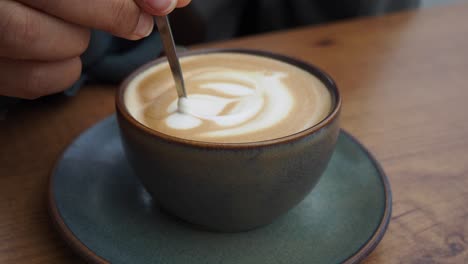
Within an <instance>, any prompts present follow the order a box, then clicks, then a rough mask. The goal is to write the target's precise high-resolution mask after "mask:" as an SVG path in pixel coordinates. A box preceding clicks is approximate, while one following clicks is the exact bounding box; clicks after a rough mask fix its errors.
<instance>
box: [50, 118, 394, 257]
mask: <svg viewBox="0 0 468 264" xmlns="http://www.w3.org/2000/svg"><path fill="white" fill-rule="evenodd" d="M49 206H50V208H49V209H50V212H51V216H52V220H53V224H54V226H56V228H57V229H58V231H59V233H60V234H61V235H62V237H63V238H64V239H65V241H66V242H67V243H68V244H69V245H70V246H71V247H72V248H73V249H74V250H75V251H76V252H77V253H78V254H79V255H80V256H82V257H83V258H85V260H87V261H88V262H89V263H115V264H118V263H140V264H144V263H168V264H172V263H174V264H175V263H192V264H197V263H224V264H230V263H244V264H249V263H252V264H253V263H255V264H261V263H268V264H274V263H288V264H295V263H357V262H359V261H361V260H362V259H363V258H365V257H366V256H367V255H368V254H369V253H370V252H372V251H373V250H374V248H375V247H376V246H377V244H378V243H379V242H380V240H381V239H382V237H383V235H384V233H385V231H386V228H387V225H388V222H389V220H390V214H391V192H390V186H389V183H388V179H387V177H386V176H385V174H384V172H383V171H382V169H381V168H380V166H379V164H378V163H377V161H376V160H375V159H374V158H373V157H372V156H371V154H370V153H369V152H368V151H367V150H366V149H365V148H364V147H363V146H362V145H361V144H360V143H359V142H358V141H357V140H356V139H354V138H353V137H352V136H350V135H349V134H348V133H346V132H343V131H342V132H341V133H340V136H339V139H338V143H337V146H336V150H335V153H334V154H333V157H332V159H331V161H330V163H329V165H328V168H327V170H326V171H325V173H324V175H323V176H322V178H321V179H320V182H319V183H318V184H317V186H316V187H315V188H314V190H313V191H312V192H311V193H310V194H309V195H308V196H307V197H306V198H305V199H304V201H302V202H301V203H300V204H299V205H298V206H296V207H295V208H293V209H292V210H291V211H289V212H288V213H287V214H285V215H284V216H282V217H280V218H279V219H277V220H276V221H274V222H273V223H272V224H270V225H268V226H265V227H261V228H259V229H256V230H253V231H249V232H242V233H216V232H209V231H205V230H201V229H197V228H196V227H194V226H192V225H190V224H188V223H186V222H183V221H181V220H179V219H177V218H175V217H172V216H170V215H167V214H165V213H164V212H161V211H160V209H159V208H158V207H157V205H156V204H155V203H154V201H153V200H152V199H151V196H150V195H149V194H148V193H147V192H146V191H145V190H144V188H143V186H142V185H141V183H140V182H139V181H138V179H137V178H136V176H135V175H134V174H133V172H132V171H131V169H130V167H129V165H128V163H127V161H126V159H125V157H124V153H123V150H122V146H121V142H120V136H119V132H118V127H117V121H116V118H115V116H111V117H109V118H107V119H105V120H103V121H101V122H100V123H98V124H97V125H95V126H94V127H92V128H90V129H89V130H87V131H86V132H84V133H83V134H82V135H81V136H80V137H78V139H76V140H75V142H73V143H72V144H71V145H70V146H69V147H68V149H67V150H66V151H65V152H64V153H63V156H62V157H61V158H60V159H59V161H58V163H57V165H56V167H55V169H54V171H53V173H52V175H51V179H50V187H49ZM272 206H274V205H272Z"/></svg>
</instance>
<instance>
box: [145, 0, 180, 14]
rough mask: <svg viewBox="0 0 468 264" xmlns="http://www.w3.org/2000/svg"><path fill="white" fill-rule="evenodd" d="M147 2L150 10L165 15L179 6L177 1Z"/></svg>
mask: <svg viewBox="0 0 468 264" xmlns="http://www.w3.org/2000/svg"><path fill="white" fill-rule="evenodd" d="M145 2H146V4H148V5H149V7H150V8H152V9H154V10H155V11H156V12H159V13H163V14H165V13H167V12H169V11H171V10H172V9H174V8H175V7H176V5H177V1H176V0H145Z"/></svg>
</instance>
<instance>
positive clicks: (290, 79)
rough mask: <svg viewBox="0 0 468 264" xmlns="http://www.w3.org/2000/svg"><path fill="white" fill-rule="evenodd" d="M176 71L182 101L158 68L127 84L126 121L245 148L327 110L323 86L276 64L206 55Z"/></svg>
mask: <svg viewBox="0 0 468 264" xmlns="http://www.w3.org/2000/svg"><path fill="white" fill-rule="evenodd" d="M220 64H221V65H220ZM218 65H220V66H218ZM181 66H182V70H183V72H184V78H185V83H186V86H187V87H186V88H187V94H188V97H187V98H181V99H180V100H179V99H178V98H177V96H176V91H175V88H174V82H173V80H172V76H171V74H170V71H169V67H168V65H167V63H162V64H159V65H158V66H155V67H152V68H150V69H148V70H146V71H145V72H143V73H141V74H139V75H138V76H137V77H136V78H135V79H134V80H132V82H131V83H130V84H129V87H128V88H127V92H126V94H125V103H126V106H127V108H128V110H129V112H130V114H131V115H132V116H134V117H135V118H136V119H137V120H138V121H140V122H141V123H143V124H145V125H146V126H148V127H150V128H152V129H155V130H158V131H160V132H163V133H167V134H170V135H174V136H178V137H182V138H187V139H194V140H203V141H209V142H250V141H258V140H267V139H272V138H278V137H281V136H286V135H290V134H293V133H297V132H299V131H301V130H304V129H306V128H308V127H311V126H313V125H314V124H316V123H318V122H319V121H320V120H322V119H323V118H324V117H325V116H326V115H327V114H328V112H329V110H330V104H331V97H330V94H329V92H328V89H327V88H326V87H325V86H324V85H323V83H322V82H321V81H320V80H318V79H317V78H316V77H314V76H313V75H311V74H310V73H307V72H305V71H303V70H301V69H299V68H296V67H295V66H292V65H289V64H286V63H283V62H279V61H275V60H272V59H268V58H263V57H258V56H253V55H240V54H210V55H202V56H193V57H188V58H183V59H182V60H181Z"/></svg>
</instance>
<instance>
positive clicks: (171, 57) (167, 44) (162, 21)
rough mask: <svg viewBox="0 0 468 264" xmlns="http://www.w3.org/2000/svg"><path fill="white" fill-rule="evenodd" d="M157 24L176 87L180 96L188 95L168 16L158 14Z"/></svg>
mask: <svg viewBox="0 0 468 264" xmlns="http://www.w3.org/2000/svg"><path fill="white" fill-rule="evenodd" d="M155 20H156V25H157V26H158V30H159V34H160V35H161V38H162V42H163V46H164V51H165V53H166V56H167V60H168V61H169V66H170V67H171V72H172V77H173V78H174V82H175V87H176V89H177V94H178V96H179V97H187V92H186V91H185V84H184V77H183V75H182V70H181V68H180V63H179V58H177V53H176V49H175V44H174V38H173V37H172V31H171V26H170V24H169V19H168V18H167V16H156V17H155Z"/></svg>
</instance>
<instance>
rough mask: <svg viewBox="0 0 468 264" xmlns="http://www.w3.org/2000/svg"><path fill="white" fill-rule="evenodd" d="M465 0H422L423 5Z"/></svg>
mask: <svg viewBox="0 0 468 264" xmlns="http://www.w3.org/2000/svg"><path fill="white" fill-rule="evenodd" d="M462 1H463V0H422V5H423V7H426V6H433V5H440V4H446V3H447V4H448V3H456V2H462Z"/></svg>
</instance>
